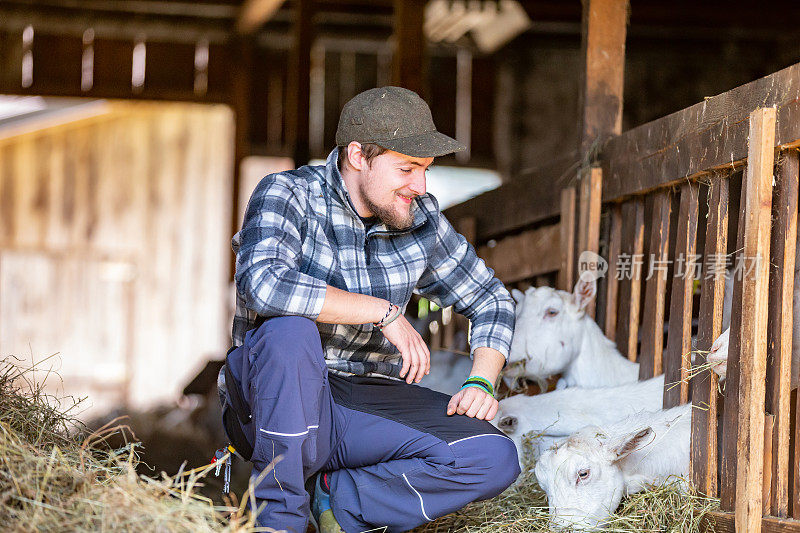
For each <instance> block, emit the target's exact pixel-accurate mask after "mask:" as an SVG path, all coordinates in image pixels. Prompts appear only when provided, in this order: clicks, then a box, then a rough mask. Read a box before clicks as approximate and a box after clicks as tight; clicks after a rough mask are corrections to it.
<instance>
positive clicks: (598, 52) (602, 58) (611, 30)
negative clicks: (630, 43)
mask: <svg viewBox="0 0 800 533" xmlns="http://www.w3.org/2000/svg"><path fill="white" fill-rule="evenodd" d="M627 22H628V0H587V1H585V2H583V31H582V35H583V37H582V43H583V56H584V59H585V69H584V77H583V87H582V96H583V111H582V115H581V121H582V125H581V143H580V154H581V156H582V159H583V160H584V161H591V156H589V155H588V154H589V153H590V152H593V151H594V152H597V151H598V150H593V147H599V146H602V143H603V142H604V141H605V140H606V139H608V138H609V137H610V136H612V135H619V134H620V133H621V132H622V90H623V86H624V81H625V76H624V73H625V34H626V29H627Z"/></svg>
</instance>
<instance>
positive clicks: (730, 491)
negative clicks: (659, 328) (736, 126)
mask: <svg viewBox="0 0 800 533" xmlns="http://www.w3.org/2000/svg"><path fill="white" fill-rule="evenodd" d="M739 192H740V195H739V202H740V203H739V212H736V213H734V215H735V217H736V220H737V221H738V226H737V228H736V247H735V248H734V249H735V250H739V251H741V250H742V249H743V248H744V221H745V218H746V216H744V213H742V212H741V210H742V209H744V205H745V201H744V196H745V195H746V194H747V190H746V186H745V183H742V184H741V190H740V191H739ZM742 305H743V304H742V282H741V278H740V279H736V278H734V283H733V295H732V296H731V322H730V332H731V333H730V338H729V343H728V366H727V368H728V370H727V376H728V379H727V380H726V381H725V390H724V393H725V396H724V399H723V402H724V404H723V405H724V408H723V410H722V416H721V417H720V422H721V423H722V430H721V434H722V443H721V444H720V449H721V455H720V458H719V459H720V477H719V484H720V488H719V498H720V509H721V510H722V511H726V512H733V511H734V507H735V505H736V463H737V458H736V453H737V450H736V445H737V440H736V439H737V432H738V431H739V429H738V428H739V414H738V413H739V399H738V394H739V392H738V391H739V379H738V377H735V376H739V351H740V349H739V341H740V337H739V335H736V334H734V333H733V332H735V331H739V330H740V329H741V327H742Z"/></svg>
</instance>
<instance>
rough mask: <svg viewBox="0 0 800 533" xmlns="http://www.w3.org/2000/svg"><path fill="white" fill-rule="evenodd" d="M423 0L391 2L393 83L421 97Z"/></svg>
mask: <svg viewBox="0 0 800 533" xmlns="http://www.w3.org/2000/svg"><path fill="white" fill-rule="evenodd" d="M424 14H425V0H395V1H394V40H395V50H394V60H393V63H392V83H393V84H394V85H397V86H399V87H405V88H406V89H411V90H412V91H414V92H416V93H417V94H420V95H422V93H423V86H424V82H425V71H426V68H427V65H426V59H425V34H424V33H423V31H422V24H423V22H424Z"/></svg>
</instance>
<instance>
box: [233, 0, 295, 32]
mask: <svg viewBox="0 0 800 533" xmlns="http://www.w3.org/2000/svg"><path fill="white" fill-rule="evenodd" d="M283 1H284V0H245V2H244V4H242V7H241V8H240V10H239V15H238V16H237V17H236V26H235V28H236V31H238V32H239V33H253V32H254V31H256V30H257V29H259V28H260V27H261V26H263V25H264V24H265V23H266V22H267V21H268V20H269V19H271V18H272V16H273V15H274V14H275V13H276V12H277V11H278V9H280V7H281V6H282V5H283Z"/></svg>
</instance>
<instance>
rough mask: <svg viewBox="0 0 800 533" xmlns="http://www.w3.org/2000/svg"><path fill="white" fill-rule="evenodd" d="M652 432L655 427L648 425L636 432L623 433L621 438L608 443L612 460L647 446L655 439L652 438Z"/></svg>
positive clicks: (617, 459)
mask: <svg viewBox="0 0 800 533" xmlns="http://www.w3.org/2000/svg"><path fill="white" fill-rule="evenodd" d="M652 434H653V428H650V427H646V428H644V429H642V430H639V431H637V432H635V433H628V434H627V435H623V436H622V438H620V439H615V440H612V441H611V442H609V443H608V447H609V451H610V452H611V460H612V461H619V460H620V459H624V458H625V457H627V456H628V455H630V454H631V453H633V452H635V451H636V450H639V449H641V448H643V447H645V446H647V445H648V444H650V443H651V442H652V441H653V439H652V438H651V435H652Z"/></svg>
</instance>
